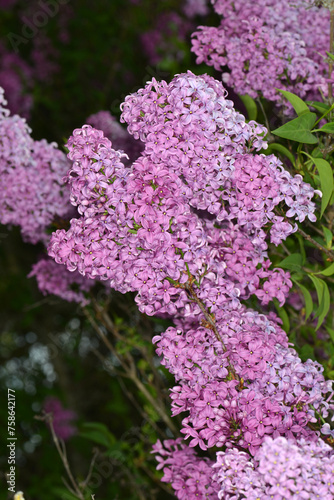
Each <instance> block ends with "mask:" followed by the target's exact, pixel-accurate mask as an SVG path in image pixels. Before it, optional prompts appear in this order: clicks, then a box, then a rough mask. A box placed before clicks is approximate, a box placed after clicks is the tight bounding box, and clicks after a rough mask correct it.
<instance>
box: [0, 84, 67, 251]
mask: <svg viewBox="0 0 334 500" xmlns="http://www.w3.org/2000/svg"><path fill="white" fill-rule="evenodd" d="M0 99H1V102H0V106H1V110H0V174H1V176H0V192H1V195H0V220H1V223H2V224H13V225H18V226H20V227H21V232H22V235H23V237H24V239H25V240H26V241H29V242H31V243H36V242H37V241H44V242H46V241H48V238H49V237H48V235H47V234H46V232H45V230H46V228H47V227H48V226H49V225H50V224H51V223H52V221H53V220H54V219H55V218H56V217H66V216H67V215H68V214H69V210H70V208H71V207H70V204H69V203H68V197H69V189H68V187H67V186H64V185H63V183H62V180H61V179H62V177H63V176H64V174H65V173H66V171H67V170H68V167H69V163H68V160H67V159H66V156H65V154H64V153H62V152H61V151H60V150H59V149H57V145H56V144H55V143H51V144H49V143H47V142H46V141H45V140H41V141H34V140H33V139H32V138H31V136H30V132H31V131H30V129H29V127H28V126H27V124H26V122H25V120H24V119H22V118H20V117H19V116H17V115H14V116H11V115H10V114H9V112H8V111H7V110H6V108H5V105H6V101H4V98H3V93H1V95H0Z"/></svg>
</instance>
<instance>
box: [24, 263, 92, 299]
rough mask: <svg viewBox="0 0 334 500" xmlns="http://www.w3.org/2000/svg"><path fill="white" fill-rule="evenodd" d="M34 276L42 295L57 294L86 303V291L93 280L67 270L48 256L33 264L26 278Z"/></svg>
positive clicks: (90, 286)
mask: <svg viewBox="0 0 334 500" xmlns="http://www.w3.org/2000/svg"><path fill="white" fill-rule="evenodd" d="M32 276H35V278H36V281H37V285H38V288H39V290H40V291H41V292H42V293H43V295H51V294H52V295H57V296H58V297H60V298H62V299H64V300H67V301H68V302H78V303H79V304H81V305H82V306H84V305H86V304H88V302H89V300H88V299H87V297H86V296H85V294H86V292H89V290H90V289H91V288H92V287H93V286H94V285H95V282H94V281H92V280H89V279H88V278H86V277H84V276H82V275H81V274H80V273H78V271H74V272H72V273H71V272H69V271H68V270H67V269H66V268H65V267H64V266H60V265H59V264H57V263H56V262H55V261H54V260H52V259H50V258H42V259H40V260H39V261H38V262H37V263H36V264H34V265H33V267H32V269H31V272H30V273H29V275H28V278H31V277H32Z"/></svg>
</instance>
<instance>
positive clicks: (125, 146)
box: [86, 111, 143, 165]
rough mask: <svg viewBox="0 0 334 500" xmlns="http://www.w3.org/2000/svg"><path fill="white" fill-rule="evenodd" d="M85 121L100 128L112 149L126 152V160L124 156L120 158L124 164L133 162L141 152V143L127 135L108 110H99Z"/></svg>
mask: <svg viewBox="0 0 334 500" xmlns="http://www.w3.org/2000/svg"><path fill="white" fill-rule="evenodd" d="M86 122H87V123H88V124H89V125H91V126H92V127H94V128H96V129H98V130H102V132H103V133H104V135H105V137H107V138H108V139H109V140H110V141H111V142H112V144H113V146H114V149H118V150H122V151H124V152H125V153H126V154H127V156H128V157H129V159H128V160H127V158H126V157H123V159H122V161H123V162H125V164H126V165H130V162H134V161H135V160H136V159H137V158H138V156H139V155H140V153H141V152H142V150H143V145H142V143H141V142H140V141H136V140H135V139H134V138H133V137H132V136H131V135H129V133H128V132H127V131H126V129H124V128H123V127H122V126H121V125H120V123H118V121H117V120H116V118H115V117H114V116H112V114H111V113H110V112H109V111H99V112H98V113H95V114H94V115H91V116H89V117H88V118H87V120H86Z"/></svg>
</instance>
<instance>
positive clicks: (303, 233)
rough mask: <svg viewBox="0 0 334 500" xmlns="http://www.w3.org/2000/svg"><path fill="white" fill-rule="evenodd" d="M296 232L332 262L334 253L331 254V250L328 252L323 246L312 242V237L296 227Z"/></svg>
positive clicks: (314, 241)
mask: <svg viewBox="0 0 334 500" xmlns="http://www.w3.org/2000/svg"><path fill="white" fill-rule="evenodd" d="M297 231H298V233H300V234H301V235H302V236H303V238H305V239H306V240H307V241H309V242H310V243H312V244H313V245H314V246H315V247H317V249H318V250H320V251H321V252H324V253H325V254H326V255H327V256H328V257H329V261H330V262H332V261H334V252H332V251H331V250H328V248H325V247H324V246H322V245H321V244H320V243H318V242H317V241H316V240H314V239H313V238H312V236H310V235H309V234H307V233H305V231H303V230H302V229H301V228H300V227H298V229H297Z"/></svg>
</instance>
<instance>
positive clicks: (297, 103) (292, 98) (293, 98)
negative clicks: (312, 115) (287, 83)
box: [276, 89, 310, 116]
mask: <svg viewBox="0 0 334 500" xmlns="http://www.w3.org/2000/svg"><path fill="white" fill-rule="evenodd" d="M276 90H278V92H280V93H281V94H283V95H284V97H285V98H286V99H287V100H288V101H289V102H290V103H291V104H292V106H293V108H294V110H295V111H296V113H297V115H298V116H301V115H303V114H304V113H308V112H309V111H310V110H309V108H308V106H307V104H305V102H304V101H302V99H301V98H300V97H298V96H297V95H295V94H292V92H288V91H287V90H281V89H276Z"/></svg>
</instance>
